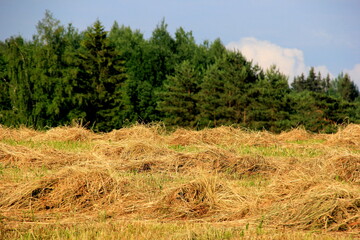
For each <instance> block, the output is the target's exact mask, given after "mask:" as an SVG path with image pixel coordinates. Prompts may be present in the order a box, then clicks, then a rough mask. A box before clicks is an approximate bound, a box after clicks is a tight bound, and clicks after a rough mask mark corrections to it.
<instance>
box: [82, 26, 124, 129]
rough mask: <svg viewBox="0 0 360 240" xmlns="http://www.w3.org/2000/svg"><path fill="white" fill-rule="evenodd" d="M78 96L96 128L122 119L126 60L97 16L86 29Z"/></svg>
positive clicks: (109, 127)
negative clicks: (112, 44) (110, 40)
mask: <svg viewBox="0 0 360 240" xmlns="http://www.w3.org/2000/svg"><path fill="white" fill-rule="evenodd" d="M79 58H80V61H79V68H80V72H79V74H78V81H79V82H78V89H77V92H76V94H77V96H76V98H77V99H78V100H79V104H80V105H79V108H80V109H82V111H83V112H84V113H85V116H86V117H85V120H86V121H89V122H90V123H91V124H93V125H95V126H94V130H96V131H109V130H111V129H112V128H113V127H114V126H116V123H117V122H118V121H119V119H121V117H120V116H119V115H118V114H119V113H118V112H117V106H118V101H117V100H118V99H119V98H120V94H121V86H122V84H123V82H124V80H125V75H124V71H125V70H124V67H123V65H124V62H123V60H122V59H121V58H120V57H119V54H118V53H117V52H116V51H115V48H114V47H113V46H111V45H110V43H109V40H108V37H107V32H106V31H105V30H104V27H103V26H102V24H101V22H100V21H99V20H97V21H96V22H95V23H94V24H93V25H92V26H91V27H89V28H88V30H87V31H86V32H85V37H84V40H83V41H82V49H81V52H80V55H79Z"/></svg>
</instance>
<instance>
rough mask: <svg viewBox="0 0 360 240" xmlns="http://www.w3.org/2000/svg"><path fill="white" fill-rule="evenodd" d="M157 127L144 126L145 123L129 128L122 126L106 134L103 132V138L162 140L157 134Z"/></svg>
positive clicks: (112, 139)
mask: <svg viewBox="0 0 360 240" xmlns="http://www.w3.org/2000/svg"><path fill="white" fill-rule="evenodd" d="M158 132H159V127H156V126H145V125H140V124H138V125H134V126H132V127H131V128H122V129H119V130H113V131H111V132H109V133H107V134H104V136H103V139H104V140H111V141H124V140H126V141H128V140H139V139H146V140H147V141H152V142H162V141H163V137H162V136H160V135H159V134H158Z"/></svg>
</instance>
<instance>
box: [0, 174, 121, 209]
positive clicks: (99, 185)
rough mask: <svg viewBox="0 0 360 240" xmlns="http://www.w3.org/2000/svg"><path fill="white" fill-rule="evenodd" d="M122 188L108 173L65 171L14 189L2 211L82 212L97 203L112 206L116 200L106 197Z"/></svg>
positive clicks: (4, 199) (5, 198)
mask: <svg viewBox="0 0 360 240" xmlns="http://www.w3.org/2000/svg"><path fill="white" fill-rule="evenodd" d="M121 185H122V184H121V183H119V182H117V181H115V180H114V179H113V178H112V177H111V176H110V175H109V174H108V173H107V172H106V171H105V170H103V171H101V170H88V169H79V168H77V169H66V170H63V171H61V172H59V173H58V174H56V175H54V176H51V177H43V178H42V179H40V180H36V181H29V182H27V183H24V184H19V185H17V186H14V187H13V188H12V189H11V190H9V191H8V192H7V193H6V194H5V196H2V198H1V200H0V208H7V209H12V208H15V209H33V210H48V209H54V208H56V209H61V210H63V211H64V210H65V211H66V210H70V209H72V210H81V209H85V208H89V207H93V206H95V204H101V203H107V204H110V203H111V202H112V201H114V200H115V199H114V198H113V197H112V199H110V200H109V199H106V198H107V197H108V196H109V195H110V193H112V192H113V191H114V189H115V188H116V189H117V190H118V191H120V192H121ZM112 194H114V193H112ZM107 201H109V202H107Z"/></svg>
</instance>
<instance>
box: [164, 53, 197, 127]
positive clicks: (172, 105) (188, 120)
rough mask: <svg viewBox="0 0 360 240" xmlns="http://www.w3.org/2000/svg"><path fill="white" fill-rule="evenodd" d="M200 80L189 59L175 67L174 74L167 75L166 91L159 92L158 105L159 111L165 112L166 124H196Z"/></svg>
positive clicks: (183, 125)
mask: <svg viewBox="0 0 360 240" xmlns="http://www.w3.org/2000/svg"><path fill="white" fill-rule="evenodd" d="M198 81H199V80H198V73H197V72H196V70H195V69H194V67H193V66H192V65H191V64H190V62H189V61H187V60H185V61H184V62H182V63H180V64H179V65H177V66H176V67H175V73H174V75H172V76H168V77H167V79H166V81H165V86H164V91H163V92H161V93H159V96H160V99H161V101H160V102H159V106H158V109H159V111H162V112H164V113H165V116H166V118H165V120H164V122H165V123H166V124H168V125H177V126H182V127H188V126H191V127H193V126H195V124H196V122H195V118H196V115H197V114H198V113H197V107H196V99H195V95H196V94H197V93H198V91H199V87H198Z"/></svg>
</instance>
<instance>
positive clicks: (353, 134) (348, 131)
mask: <svg viewBox="0 0 360 240" xmlns="http://www.w3.org/2000/svg"><path fill="white" fill-rule="evenodd" d="M327 143H328V144H330V145H343V146H351V147H357V148H360V124H349V125H348V126H347V127H345V128H344V129H340V130H339V131H338V132H337V133H335V134H333V135H331V136H330V137H329V138H328V141H327Z"/></svg>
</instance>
